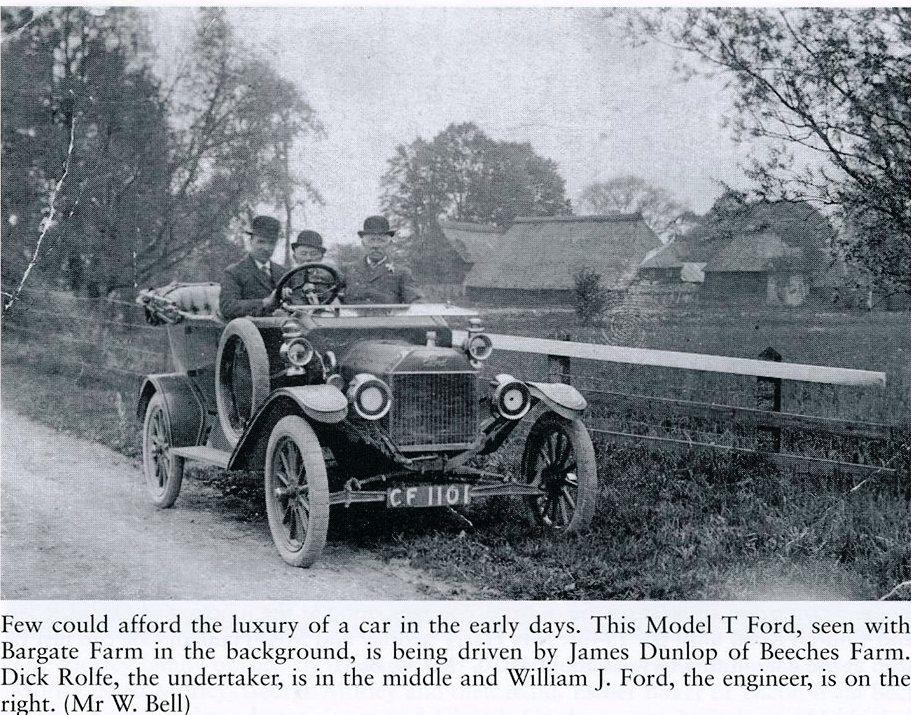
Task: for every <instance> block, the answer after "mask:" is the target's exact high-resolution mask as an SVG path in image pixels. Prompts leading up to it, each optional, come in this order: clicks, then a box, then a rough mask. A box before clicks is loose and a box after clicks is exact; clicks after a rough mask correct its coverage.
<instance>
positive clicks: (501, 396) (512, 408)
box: [491, 375, 531, 420]
mask: <svg viewBox="0 0 911 715" xmlns="http://www.w3.org/2000/svg"><path fill="white" fill-rule="evenodd" d="M496 385H497V386H496V388H495V389H494V392H493V398H492V399H491V404H492V405H493V409H494V411H495V412H496V413H497V414H498V415H500V416H501V417H505V418H506V419H508V420H519V419H522V418H523V417H524V416H525V414H526V413H527V412H528V410H529V408H530V407H531V392H530V391H529V389H528V386H527V385H526V384H525V383H524V382H520V381H519V380H516V379H515V378H514V377H512V376H511V375H497V377H496Z"/></svg>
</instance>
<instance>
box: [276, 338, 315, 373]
mask: <svg viewBox="0 0 911 715" xmlns="http://www.w3.org/2000/svg"><path fill="white" fill-rule="evenodd" d="M279 353H280V354H281V356H282V357H283V358H284V359H285V360H286V361H287V362H288V364H289V365H290V366H291V368H293V369H296V370H301V369H303V368H305V367H306V366H307V365H308V364H309V363H310V361H311V360H312V359H313V346H312V345H311V344H310V341H309V340H307V339H306V338H294V339H292V340H288V341H286V342H285V343H284V344H283V345H282V347H281V350H279Z"/></svg>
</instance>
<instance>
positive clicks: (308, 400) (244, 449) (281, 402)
mask: <svg viewBox="0 0 911 715" xmlns="http://www.w3.org/2000/svg"><path fill="white" fill-rule="evenodd" d="M294 412H302V413H303V414H304V416H305V417H306V418H307V419H308V420H310V421H312V422H320V423H323V424H336V423H338V422H341V421H342V420H344V419H345V418H346V417H347V416H348V398H346V397H345V395H344V394H343V393H342V391H341V390H339V389H338V388H337V387H333V386H332V385H298V386H295V387H281V388H279V389H277V390H274V391H273V392H272V394H270V395H269V397H268V398H267V399H266V401H265V402H264V403H263V405H262V407H260V408H259V410H258V411H257V413H256V414H255V415H254V416H253V419H252V420H250V424H249V425H247V427H246V429H245V430H244V433H243V435H241V438H240V440H239V441H238V442H237V446H236V447H235V448H234V452H233V453H232V454H231V459H230V460H229V463H228V469H245V468H249V466H250V465H251V464H255V463H257V462H258V461H259V460H260V458H261V457H265V452H262V454H258V453H257V450H258V449H260V451H261V448H262V446H263V444H264V443H265V441H266V439H267V438H268V432H267V430H270V429H271V427H272V424H273V423H274V422H276V421H277V420H278V419H280V418H281V416H284V415H288V414H293V413H294Z"/></svg>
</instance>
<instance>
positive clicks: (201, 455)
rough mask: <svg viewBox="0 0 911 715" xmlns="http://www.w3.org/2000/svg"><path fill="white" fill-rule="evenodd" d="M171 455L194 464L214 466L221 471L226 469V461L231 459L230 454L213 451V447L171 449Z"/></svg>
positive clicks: (222, 451) (219, 450) (217, 450)
mask: <svg viewBox="0 0 911 715" xmlns="http://www.w3.org/2000/svg"><path fill="white" fill-rule="evenodd" d="M171 454H176V455H177V456H178V457H183V458H184V459H192V460H194V461H196V462H205V463H206V464H214V465H215V466H216V467H221V468H222V469H227V468H228V461H229V460H230V459H231V453H230V452H225V451H224V450H221V449H215V448H214V447H171Z"/></svg>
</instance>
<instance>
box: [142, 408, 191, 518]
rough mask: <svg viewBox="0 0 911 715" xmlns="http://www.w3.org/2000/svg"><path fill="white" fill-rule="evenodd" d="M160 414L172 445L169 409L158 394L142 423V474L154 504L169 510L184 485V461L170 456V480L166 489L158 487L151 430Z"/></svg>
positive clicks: (169, 443)
mask: <svg viewBox="0 0 911 715" xmlns="http://www.w3.org/2000/svg"><path fill="white" fill-rule="evenodd" d="M158 414H160V415H161V416H162V420H163V426H164V430H165V433H166V439H167V445H168V446H170V445H171V420H170V415H168V408H167V405H166V404H165V401H164V397H162V395H161V393H158V392H156V393H155V394H154V395H152V399H151V400H149V404H148V406H147V407H146V413H145V418H144V419H143V422H142V474H143V477H144V483H145V488H146V492H147V493H148V494H149V497H150V498H151V501H152V503H153V504H154V505H155V506H157V507H158V508H159V509H167V508H169V507H171V506H173V505H174V502H175V501H177V497H178V495H179V494H180V487H181V485H182V484H183V468H184V459H183V457H178V456H177V455H175V454H169V455H168V461H169V464H168V478H167V481H166V482H165V485H164V487H159V486H158V478H157V474H156V469H155V465H154V464H153V456H152V450H151V429H152V422H153V420H154V419H155V418H156V415H158Z"/></svg>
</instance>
